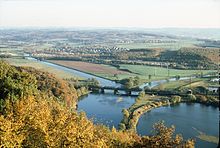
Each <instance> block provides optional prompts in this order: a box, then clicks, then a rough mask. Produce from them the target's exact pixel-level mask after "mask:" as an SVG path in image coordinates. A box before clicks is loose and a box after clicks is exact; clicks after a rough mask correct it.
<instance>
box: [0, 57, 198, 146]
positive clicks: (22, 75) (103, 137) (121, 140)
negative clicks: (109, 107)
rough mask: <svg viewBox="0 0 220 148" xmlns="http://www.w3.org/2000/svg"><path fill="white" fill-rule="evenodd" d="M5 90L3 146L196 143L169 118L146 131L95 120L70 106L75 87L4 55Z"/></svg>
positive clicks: (1, 76)
mask: <svg viewBox="0 0 220 148" xmlns="http://www.w3.org/2000/svg"><path fill="white" fill-rule="evenodd" d="M0 94H1V95H0V100H1V101H0V109H1V110H0V147H43V148H44V147H138V148H139V147H149V148H151V147H152V148H153V147H194V141H193V140H187V141H184V140H183V138H182V136H181V135H176V136H175V135H174V130H175V128H174V127H170V128H168V127H166V126H164V124H163V122H160V123H157V124H155V126H154V134H153V135H151V136H143V137H141V136H139V135H137V134H136V133H133V132H129V131H118V130H116V129H115V128H112V129H109V128H107V127H105V126H103V125H94V124H93V122H92V121H90V120H88V119H87V117H86V115H85V113H76V112H75V111H74V110H70V109H69V107H70V106H69V105H71V103H73V102H76V100H77V94H76V90H75V89H74V88H72V87H70V86H69V85H68V84H67V83H66V82H65V81H63V80H58V79H57V78H55V77H54V76H52V75H50V74H48V73H42V72H40V71H36V70H35V69H29V68H28V69H26V68H21V67H13V66H10V65H9V64H7V63H5V62H3V61H0ZM70 99H72V100H73V102H71V101H70ZM69 101H70V102H69ZM63 104H66V105H63Z"/></svg>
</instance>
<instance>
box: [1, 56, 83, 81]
mask: <svg viewBox="0 0 220 148" xmlns="http://www.w3.org/2000/svg"><path fill="white" fill-rule="evenodd" d="M3 60H5V61H7V62H9V63H10V64H11V65H14V66H24V67H33V68H36V69H38V70H41V71H45V72H49V73H52V74H54V75H55V76H57V77H58V78H61V79H66V78H77V79H82V78H80V77H78V76H76V75H73V74H72V73H68V72H65V71H62V70H59V69H56V68H53V67H50V66H47V65H45V64H41V63H40V62H37V61H32V60H28V59H23V58H5V59H3Z"/></svg>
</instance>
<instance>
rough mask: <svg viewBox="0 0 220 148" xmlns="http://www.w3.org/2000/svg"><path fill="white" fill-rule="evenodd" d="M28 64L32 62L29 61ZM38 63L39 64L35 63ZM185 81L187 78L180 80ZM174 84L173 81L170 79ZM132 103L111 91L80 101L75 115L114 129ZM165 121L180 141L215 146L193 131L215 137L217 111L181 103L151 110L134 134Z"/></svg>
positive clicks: (105, 83) (207, 147)
mask: <svg viewBox="0 0 220 148" xmlns="http://www.w3.org/2000/svg"><path fill="white" fill-rule="evenodd" d="M30 60H35V59H33V58H30ZM39 62H40V61H39ZM41 63H43V64H46V65H48V66H51V67H53V68H55V69H59V70H63V71H67V72H70V73H73V75H78V76H80V77H83V78H86V79H88V78H95V79H97V80H98V81H99V82H100V84H101V85H102V86H114V87H120V86H121V84H117V83H115V82H113V81H110V80H106V79H103V78H100V77H96V76H93V75H90V74H87V73H83V72H79V71H77V70H73V69H69V68H66V67H63V66H58V65H55V64H52V63H49V62H45V61H41ZM182 79H189V78H182ZM170 81H175V79H174V78H173V79H170ZM161 83H166V80H161V81H154V82H151V84H149V83H146V84H144V85H142V86H141V87H142V88H144V87H146V86H147V87H150V88H151V87H154V86H157V85H159V84H161ZM134 101H135V97H131V96H118V95H114V94H113V92H112V91H105V94H94V93H91V94H88V95H87V96H84V97H82V98H81V100H80V101H79V102H78V111H85V112H86V114H87V116H88V118H92V119H93V121H94V122H95V123H99V124H100V123H101V124H104V125H107V126H109V127H112V126H114V127H116V128H117V127H118V124H119V123H120V121H121V119H122V113H121V110H122V109H123V108H128V107H129V106H131V105H132V104H133V103H134ZM159 120H165V122H166V124H167V125H171V124H173V125H175V126H176V133H182V134H183V137H184V138H195V139H196V141H197V143H196V147H199V148H200V147H204V148H212V147H213V148H215V147H217V144H214V143H210V142H206V141H202V140H200V139H198V138H196V136H198V135H199V133H198V132H197V131H196V130H194V128H196V129H198V130H200V131H202V132H204V133H206V134H208V135H212V136H217V137H219V134H218V131H219V110H218V109H217V108H213V107H210V106H209V107H208V106H204V105H200V104H191V105H187V104H184V103H181V104H179V105H176V106H169V107H160V108H156V109H153V110H151V111H150V112H148V113H145V114H144V115H142V116H141V118H140V120H139V123H138V126H137V132H138V134H141V135H146V134H151V133H150V131H151V130H152V126H153V123H155V122H157V121H159Z"/></svg>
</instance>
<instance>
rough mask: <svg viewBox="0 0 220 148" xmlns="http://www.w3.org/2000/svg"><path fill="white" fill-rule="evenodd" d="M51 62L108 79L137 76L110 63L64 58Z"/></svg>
mask: <svg viewBox="0 0 220 148" xmlns="http://www.w3.org/2000/svg"><path fill="white" fill-rule="evenodd" d="M49 62H52V63H55V64H59V65H62V66H65V67H69V68H73V69H76V70H79V71H83V72H86V73H90V74H94V75H96V76H100V77H104V78H107V79H111V80H115V79H122V78H127V77H130V76H135V74H132V73H129V72H126V71H122V70H118V69H117V68H115V67H113V66H110V65H103V64H93V63H87V62H80V61H63V60H50V61H49Z"/></svg>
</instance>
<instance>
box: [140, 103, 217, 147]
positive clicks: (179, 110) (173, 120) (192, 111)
mask: <svg viewBox="0 0 220 148" xmlns="http://www.w3.org/2000/svg"><path fill="white" fill-rule="evenodd" d="M160 120H164V121H165V123H166V125H169V126H170V125H175V126H176V133H181V134H182V135H183V137H184V138H195V140H196V147H199V148H200V147H204V148H212V147H213V148H215V147H217V144H215V143H210V142H207V141H202V140H201V139H199V138H198V137H197V136H198V132H196V131H195V130H194V127H196V128H197V129H198V130H200V131H203V132H204V133H206V134H207V135H212V136H215V137H219V132H218V131H219V112H218V108H214V107H211V106H205V105H201V104H193V103H190V104H186V103H181V104H176V105H171V106H170V107H169V106H168V107H160V108H156V109H153V110H151V112H147V113H145V114H144V115H142V116H141V118H140V120H139V123H138V126H137V131H138V133H139V134H141V135H149V134H151V130H152V126H153V124H154V123H155V122H158V121H160Z"/></svg>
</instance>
